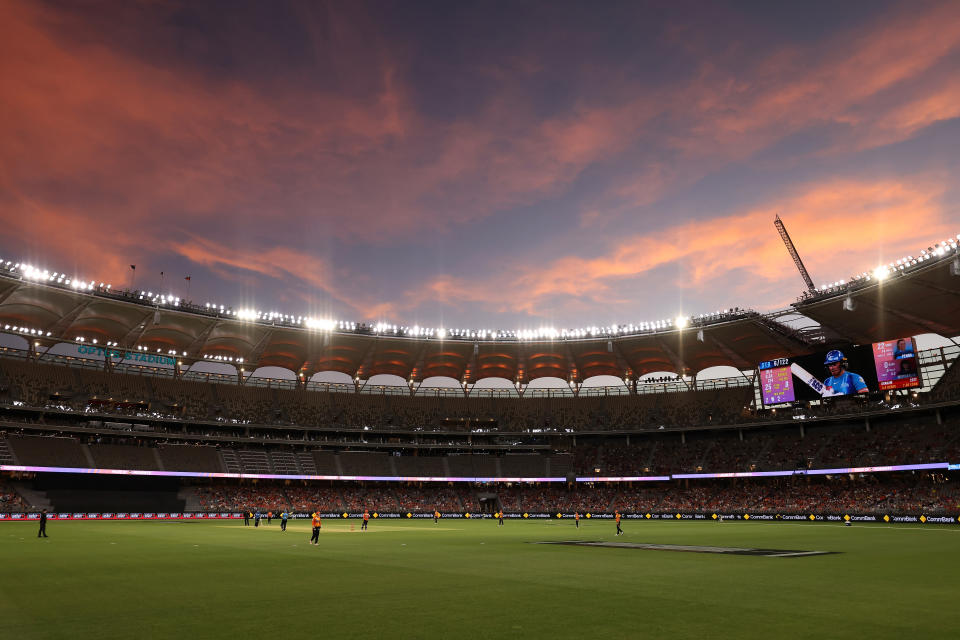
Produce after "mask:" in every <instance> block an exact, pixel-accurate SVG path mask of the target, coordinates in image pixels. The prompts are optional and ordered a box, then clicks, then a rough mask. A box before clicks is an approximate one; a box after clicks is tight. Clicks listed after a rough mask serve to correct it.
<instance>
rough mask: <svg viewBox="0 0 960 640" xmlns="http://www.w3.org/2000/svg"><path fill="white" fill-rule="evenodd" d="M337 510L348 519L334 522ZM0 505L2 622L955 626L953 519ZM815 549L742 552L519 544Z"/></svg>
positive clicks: (285, 632)
mask: <svg viewBox="0 0 960 640" xmlns="http://www.w3.org/2000/svg"><path fill="white" fill-rule="evenodd" d="M351 527H353V528H354V530H351ZM624 528H625V530H626V532H627V533H626V535H624V536H622V537H620V538H615V536H614V529H615V525H614V524H613V523H612V522H610V521H604V522H599V521H593V522H582V523H581V527H580V529H579V530H577V529H575V528H574V526H573V523H571V522H567V521H562V522H558V521H555V520H551V521H536V522H531V521H508V522H507V524H506V525H505V526H504V527H497V525H496V521H491V520H484V521H463V520H446V521H441V522H440V523H439V524H436V525H435V524H434V523H433V521H431V520H427V521H386V520H378V521H372V522H371V525H370V530H369V531H368V532H360V531H359V523H358V522H357V521H344V520H337V521H331V520H326V521H324V526H323V531H322V533H321V536H320V543H321V544H320V546H318V547H315V546H311V545H308V544H307V541H308V538H309V523H307V522H304V521H298V522H292V523H291V524H290V526H289V527H288V531H287V532H286V533H281V532H280V526H279V523H277V522H276V521H275V522H274V523H273V524H272V525H271V526H261V527H259V528H254V527H252V526H251V527H244V526H243V524H242V523H239V522H55V521H51V522H50V524H49V525H48V532H49V534H50V538H48V539H46V540H38V539H37V538H36V530H37V526H36V523H3V524H0V625H2V626H0V629H2V630H3V636H4V637H7V638H17V639H22V638H71V639H82V638H97V639H104V638H131V637H136V638H170V637H177V636H180V637H187V638H243V637H255V636H261V635H262V636H263V637H283V638H302V637H313V638H323V639H327V638H368V639H370V638H379V637H395V638H434V637H440V638H457V637H464V638H471V637H490V638H538V637H549V638H573V637H576V638H582V639H588V638H600V637H616V638H637V637H666V636H670V637H687V636H694V635H697V636H702V637H708V638H726V637H738V638H744V637H746V638H753V637H769V636H779V637H789V638H809V637H846V638H861V637H871V638H902V637H905V636H907V635H909V634H913V633H917V632H920V633H922V634H923V635H924V636H932V637H945V638H946V637H951V638H952V637H957V635H958V634H960V604H958V602H960V599H958V596H960V588H958V587H957V586H956V575H957V570H958V568H960V527H951V526H937V525H926V526H916V527H912V526H906V525H899V526H897V525H885V526H884V525H862V526H853V527H842V526H840V525H836V524H804V523H798V524H786V523H762V524H761V523H749V522H742V523H737V522H726V523H723V524H717V523H715V522H625V524H624ZM563 540H589V541H602V540H607V541H614V540H615V541H616V542H644V543H663V544H677V545H711V546H724V547H748V548H774V549H784V550H821V551H832V552H836V553H833V554H831V555H822V556H804V557H756V556H746V555H729V554H726V555H720V554H712V553H678V552H669V551H653V550H639V549H623V548H594V547H581V546H568V545H537V544H528V543H530V542H540V541H563Z"/></svg>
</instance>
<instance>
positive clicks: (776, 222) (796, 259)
mask: <svg viewBox="0 0 960 640" xmlns="http://www.w3.org/2000/svg"><path fill="white" fill-rule="evenodd" d="M773 226H775V227H776V228H777V231H779V232H780V237H781V238H783V244H785V245H787V251H789V252H790V257H791V258H793V264H795V265H797V270H798V271H799V272H800V277H802V278H803V281H804V282H805V283H807V291H808V292H810V293H811V294H815V293H816V292H817V288H816V287H815V286H813V280H811V279H810V274H809V273H807V268H806V267H805V266H803V260H801V259H800V254H799V253H797V248H796V247H795V246H793V240H791V239H790V234H789V233H787V228H786V227H785V226H784V225H783V220H781V219H780V214H779V213H778V214H777V215H776V217H774V219H773Z"/></svg>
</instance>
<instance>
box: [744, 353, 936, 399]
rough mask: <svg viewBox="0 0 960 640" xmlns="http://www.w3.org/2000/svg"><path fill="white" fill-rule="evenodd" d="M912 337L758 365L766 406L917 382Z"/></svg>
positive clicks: (905, 387)
mask: <svg viewBox="0 0 960 640" xmlns="http://www.w3.org/2000/svg"><path fill="white" fill-rule="evenodd" d="M918 360H919V359H918V358H917V345H916V341H915V340H914V339H913V338H900V339H898V340H887V341H885V342H877V343H875V344H873V345H852V344H851V345H846V346H841V347H838V348H834V349H829V350H825V351H822V352H820V353H814V354H810V355H806V356H799V357H796V358H779V359H776V360H768V361H767V362H761V363H760V364H758V365H757V370H758V372H759V375H760V395H761V399H762V401H763V404H764V405H765V406H770V405H777V404H786V403H790V402H796V401H802V400H815V399H820V398H835V397H838V396H854V395H859V394H868V393H871V392H874V391H888V390H891V389H909V388H912V387H919V386H920V385H921V381H920V367H919V362H918Z"/></svg>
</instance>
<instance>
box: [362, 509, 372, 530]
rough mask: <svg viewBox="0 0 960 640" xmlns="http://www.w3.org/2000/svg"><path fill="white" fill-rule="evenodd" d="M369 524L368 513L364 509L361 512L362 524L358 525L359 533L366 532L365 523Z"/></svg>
mask: <svg viewBox="0 0 960 640" xmlns="http://www.w3.org/2000/svg"><path fill="white" fill-rule="evenodd" d="M368 522H370V512H369V511H367V510H366V509H364V510H363V524H362V525H360V531H366V530H367V523H368Z"/></svg>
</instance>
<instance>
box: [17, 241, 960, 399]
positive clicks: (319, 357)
mask: <svg viewBox="0 0 960 640" xmlns="http://www.w3.org/2000/svg"><path fill="white" fill-rule="evenodd" d="M958 272H960V268H958V266H957V265H956V261H955V259H954V258H953V257H952V256H947V257H946V258H944V259H941V260H934V261H930V262H925V263H922V264H919V265H917V266H915V267H912V268H911V269H909V270H904V271H900V272H897V273H895V274H893V276H892V277H890V278H889V279H887V280H885V281H882V282H878V281H877V280H876V279H873V280H866V281H860V282H858V283H856V284H853V283H851V285H850V286H847V287H845V288H840V289H837V290H831V291H829V292H825V293H824V294H822V295H818V296H816V297H813V298H809V299H806V300H803V301H801V302H798V303H796V304H795V305H794V308H793V309H791V310H785V311H780V312H775V313H771V314H765V315H764V314H760V313H756V312H752V311H741V310H735V311H734V312H730V313H726V314H720V315H718V316H715V317H712V318H709V319H706V320H702V321H697V322H694V323H693V324H691V325H690V326H687V327H685V328H682V329H678V328H675V327H674V328H669V329H662V330H649V331H645V332H638V333H634V334H632V335H611V336H602V337H585V338H575V339H573V338H565V339H552V340H551V339H544V340H530V341H524V340H517V339H516V338H512V339H504V340H499V339H493V340H489V339H488V340H475V339H473V338H470V337H454V336H447V337H446V338H445V339H440V338H437V337H432V338H420V337H405V336H398V335H383V334H378V333H376V332H375V331H373V330H372V328H371V327H366V326H361V327H359V328H354V329H353V330H321V329H311V328H305V327H296V326H289V325H288V324H284V323H280V322H276V321H273V320H264V319H256V318H252V319H239V318H238V317H237V316H236V314H233V315H230V314H221V313H217V312H216V310H214V311H213V312H212V313H211V312H201V311H200V310H184V309H183V308H180V307H173V308H170V307H165V306H162V305H159V304H155V301H149V300H148V301H144V300H143V299H142V296H137V295H136V294H128V293H122V292H111V291H107V290H103V289H99V288H96V289H94V290H90V287H86V289H85V290H83V291H78V290H75V289H72V288H70V287H58V286H52V285H51V284H50V283H49V282H47V281H42V282H37V281H34V280H32V279H30V278H24V277H21V276H19V275H17V274H13V273H9V272H8V273H0V329H3V330H5V331H8V332H15V333H20V334H21V335H24V336H25V337H27V338H28V339H29V340H30V342H31V343H34V344H38V345H39V346H40V347H41V348H46V347H49V346H52V345H54V344H57V343H60V342H74V341H76V340H77V339H78V338H83V340H84V341H85V342H86V343H87V344H90V343H92V342H93V341H94V340H96V341H97V342H96V343H97V344H98V345H101V346H110V347H111V348H115V349H118V350H130V351H133V350H137V351H146V352H150V353H160V354H164V355H168V354H175V355H176V356H177V359H178V360H180V361H182V362H183V364H184V365H189V364H192V363H194V362H197V361H200V360H210V359H215V360H221V361H227V362H232V363H234V364H236V365H241V364H242V366H244V367H245V368H246V369H248V370H253V369H256V368H258V367H264V366H277V367H283V368H286V369H289V370H291V371H294V372H296V373H297V374H303V376H304V377H306V378H309V377H310V376H311V375H313V374H314V373H317V372H321V371H338V372H342V373H345V374H348V375H350V376H351V377H356V378H361V379H367V378H369V377H371V376H374V375H378V374H393V375H397V376H400V377H402V378H404V379H406V380H413V381H416V382H419V381H422V380H424V379H426V378H430V377H434V376H446V377H450V378H454V379H457V380H462V381H465V382H468V383H473V382H476V381H478V380H481V379H484V378H491V377H500V378H506V379H508V380H513V381H518V382H521V383H527V382H530V381H532V380H535V379H537V378H542V377H547V376H552V377H557V378H562V379H564V380H571V381H575V382H582V381H583V380H586V379H588V378H591V377H594V376H599V375H610V376H616V377H618V378H624V377H639V376H642V375H644V374H647V373H652V372H658V371H673V372H677V373H685V374H696V373H697V372H699V371H702V370H704V369H706V368H709V367H714V366H718V365H728V366H732V367H736V368H738V369H751V368H753V367H754V366H755V365H756V363H757V362H760V361H763V360H769V359H772V358H777V357H787V356H794V355H801V354H804V353H809V352H811V351H813V350H815V349H817V348H822V347H823V346H824V345H825V344H829V343H841V342H845V341H850V342H856V343H868V342H875V341H879V340H886V339H893V338H899V337H903V336H909V335H915V334H918V333H938V334H941V335H944V336H955V335H958V334H960V277H958V276H957V275H955V274H956V273H958ZM851 301H852V303H851ZM791 315H792V316H793V318H792V319H789V320H788V318H789V317H790V316H791ZM798 327H799V328H798ZM14 328H15V329H14Z"/></svg>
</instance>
